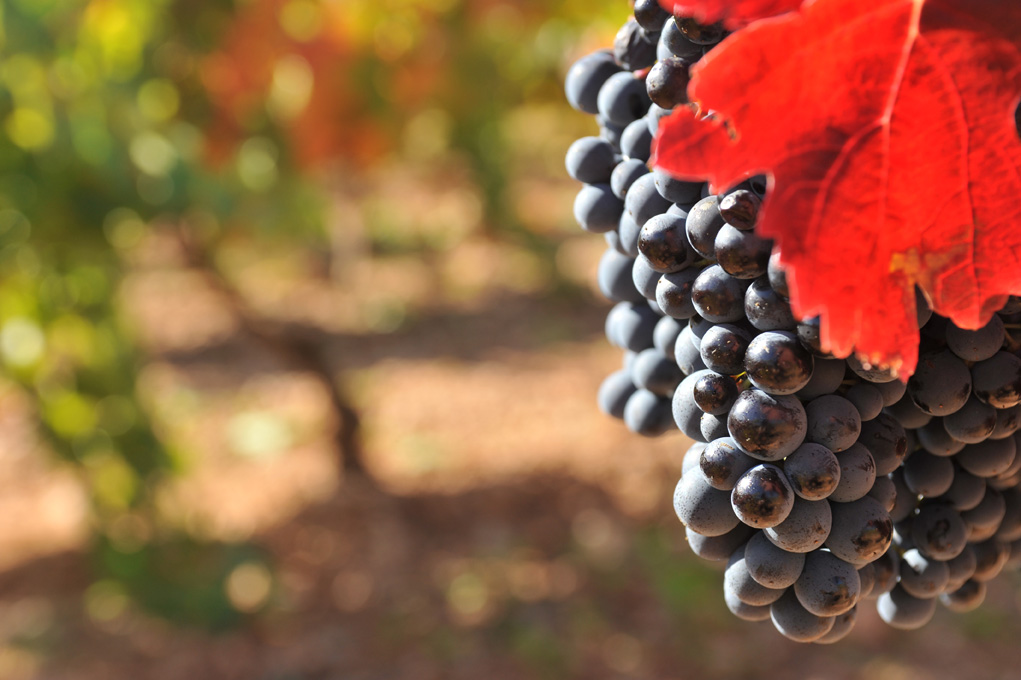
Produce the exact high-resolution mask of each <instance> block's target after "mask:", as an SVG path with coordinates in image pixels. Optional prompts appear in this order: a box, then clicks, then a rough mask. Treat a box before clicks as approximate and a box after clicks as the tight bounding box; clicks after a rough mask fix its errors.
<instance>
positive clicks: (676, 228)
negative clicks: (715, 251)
mask: <svg viewBox="0 0 1021 680" xmlns="http://www.w3.org/2000/svg"><path fill="white" fill-rule="evenodd" d="M638 251H639V252H640V253H641V254H642V255H644V256H645V257H647V258H648V259H649V264H650V265H651V266H652V268H653V269H654V270H656V271H657V272H659V273H661V274H669V273H671V272H676V271H680V270H682V269H685V268H686V267H689V266H691V265H692V264H694V263H695V260H696V259H698V253H696V252H695V251H694V249H692V247H691V246H690V245H689V244H688V237H687V235H686V234H685V233H684V218H681V217H677V216H676V215H670V214H667V213H664V214H662V215H656V216H654V217H651V218H649V220H647V221H646V222H645V225H644V226H643V227H642V229H641V231H640V232H639V233H638Z"/></svg>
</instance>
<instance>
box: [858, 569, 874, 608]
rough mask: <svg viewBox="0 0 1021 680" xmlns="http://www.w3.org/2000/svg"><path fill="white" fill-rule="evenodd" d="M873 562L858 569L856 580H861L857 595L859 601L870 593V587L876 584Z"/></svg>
mask: <svg viewBox="0 0 1021 680" xmlns="http://www.w3.org/2000/svg"><path fill="white" fill-rule="evenodd" d="M875 564H876V563H875V562H869V563H868V564H866V565H865V566H864V567H862V568H860V569H859V570H858V580H859V581H861V595H860V596H859V597H858V599H859V601H861V600H864V599H867V598H868V597H869V595H871V594H872V589H873V587H875V585H876V568H875Z"/></svg>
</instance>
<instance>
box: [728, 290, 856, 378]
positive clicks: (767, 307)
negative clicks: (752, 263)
mask: <svg viewBox="0 0 1021 680" xmlns="http://www.w3.org/2000/svg"><path fill="white" fill-rule="evenodd" d="M744 313H745V316H746V317H748V322H749V323H750V324H751V325H752V326H754V327H755V328H756V329H757V330H760V331H789V330H794V329H795V328H796V327H797V322H796V321H795V320H794V315H793V313H792V312H791V306H790V303H788V302H787V301H786V300H785V299H784V298H782V297H780V295H779V294H777V292H776V291H774V290H773V288H772V286H770V284H769V279H768V278H767V277H765V276H760V277H759V278H757V279H755V280H754V281H752V285H750V286H749V287H748V290H746V291H745V294H744ZM839 363H840V366H841V371H840V375H841V377H843V374H844V372H843V365H844V362H843V361H841V362H839Z"/></svg>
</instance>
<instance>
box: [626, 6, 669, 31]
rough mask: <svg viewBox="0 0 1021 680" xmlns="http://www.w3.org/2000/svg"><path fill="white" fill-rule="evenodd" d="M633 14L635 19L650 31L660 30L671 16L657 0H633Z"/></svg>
mask: <svg viewBox="0 0 1021 680" xmlns="http://www.w3.org/2000/svg"><path fill="white" fill-rule="evenodd" d="M634 15H635V21H637V22H638V24H639V25H640V26H641V27H642V28H644V29H645V30H646V31H650V32H652V33H655V32H657V31H662V30H663V27H664V26H665V25H666V22H667V20H668V19H670V17H671V14H670V12H668V11H666V10H665V9H663V7H662V6H660V4H659V2H657V0H635V7H634Z"/></svg>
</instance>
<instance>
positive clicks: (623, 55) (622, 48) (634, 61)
mask: <svg viewBox="0 0 1021 680" xmlns="http://www.w3.org/2000/svg"><path fill="white" fill-rule="evenodd" d="M613 59H614V61H616V62H617V64H618V65H619V66H620V67H621V68H623V69H624V70H626V71H639V70H641V69H643V68H648V67H650V66H652V65H653V64H655V63H656V42H655V41H654V40H649V34H648V33H647V32H646V31H645V29H643V28H642V27H641V25H639V23H638V22H637V21H635V20H634V19H629V20H628V21H627V23H625V24H624V25H623V26H621V28H620V30H619V31H617V37H616V38H615V39H614V41H613Z"/></svg>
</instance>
